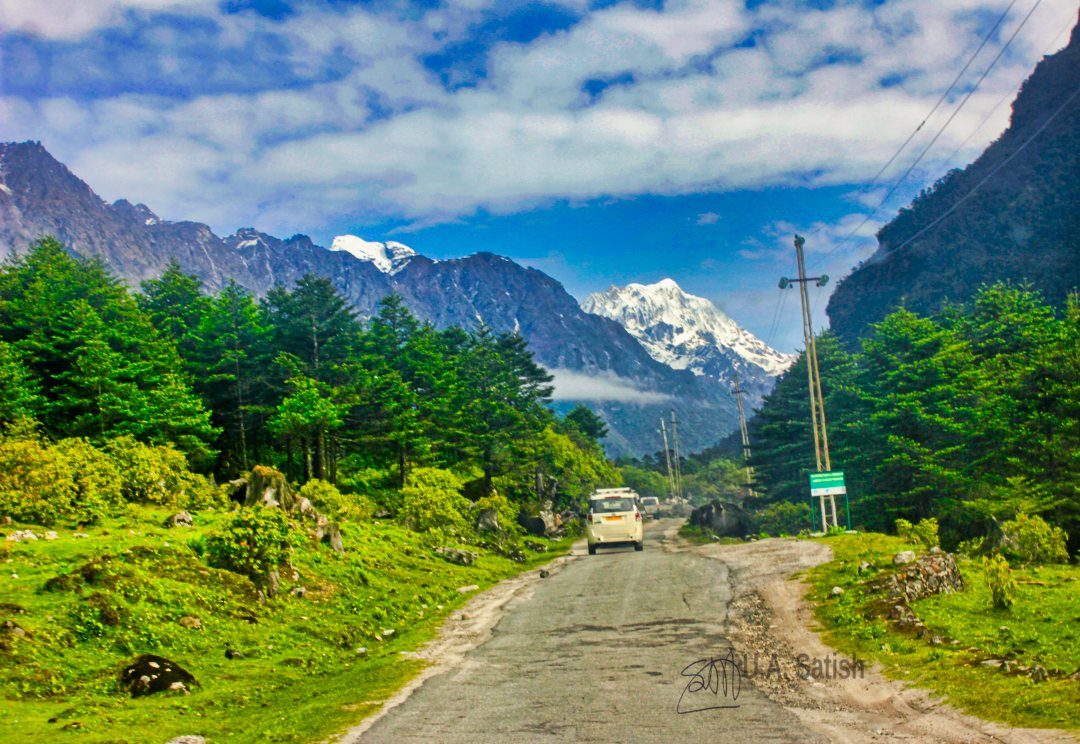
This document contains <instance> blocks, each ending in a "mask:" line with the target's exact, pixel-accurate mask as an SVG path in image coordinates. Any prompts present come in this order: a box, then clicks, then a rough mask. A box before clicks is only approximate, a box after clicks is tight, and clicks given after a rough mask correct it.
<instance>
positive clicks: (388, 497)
mask: <svg viewBox="0 0 1080 744" xmlns="http://www.w3.org/2000/svg"><path fill="white" fill-rule="evenodd" d="M355 460H356V458H355V456H352V457H346V458H344V459H343V460H342V462H341V463H340V464H339V466H338V478H337V482H338V485H339V487H340V488H342V489H344V490H345V491H347V492H349V493H360V494H364V495H365V496H366V497H367V499H368V500H369V501H370V502H371V504H372V506H373V507H374V508H375V510H376V511H378V510H385V511H387V512H389V513H390V514H393V515H395V516H396V515H398V514H399V513H400V512H401V491H399V490H397V488H396V487H395V486H396V483H397V474H396V473H392V472H391V471H389V470H382V469H380V468H369V467H359V466H358V465H356V464H355Z"/></svg>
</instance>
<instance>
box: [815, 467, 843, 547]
mask: <svg viewBox="0 0 1080 744" xmlns="http://www.w3.org/2000/svg"><path fill="white" fill-rule="evenodd" d="M841 494H842V495H843V496H844V497H845V498H846V497H847V487H846V486H845V485H844V471H843V470H832V471H826V472H824V473H810V497H811V498H813V497H814V496H817V497H818V498H819V499H820V503H821V525H822V530H823V531H824V532H828V531H829V526H830V525H829V518H828V515H827V514H826V511H825V497H826V496H828V497H829V502H830V504H831V505H832V526H833V527H839V526H840V520H839V519H837V517H836V497H837V496H839V495H841ZM850 527H851V513H850V511H849V512H848V528H849V529H850Z"/></svg>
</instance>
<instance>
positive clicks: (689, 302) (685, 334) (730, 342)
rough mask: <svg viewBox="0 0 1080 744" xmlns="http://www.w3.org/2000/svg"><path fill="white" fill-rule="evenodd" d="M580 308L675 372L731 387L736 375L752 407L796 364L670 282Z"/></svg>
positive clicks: (598, 297)
mask: <svg viewBox="0 0 1080 744" xmlns="http://www.w3.org/2000/svg"><path fill="white" fill-rule="evenodd" d="M581 307H582V308H583V309H584V310H585V311H586V312H590V313H593V314H595V315H600V316H603V317H605V318H610V319H612V320H614V321H616V322H618V323H619V324H620V325H621V326H622V327H623V328H625V329H626V330H627V331H628V332H629V333H630V335H632V336H633V337H634V338H636V339H637V340H638V341H640V342H641V344H642V346H644V347H645V349H646V350H647V351H648V352H649V354H650V355H651V356H652V357H653V359H656V360H657V361H659V362H662V363H664V364H666V365H667V366H669V367H671V368H673V369H687V370H690V371H691V372H693V373H694V374H695V375H698V376H704V377H709V378H712V379H715V380H717V381H718V382H720V383H721V384H723V385H727V386H731V385H732V384H733V383H734V378H735V375H738V377H739V380H740V384H741V385H742V386H743V388H744V389H746V390H747V391H748V392H749V393H750V395H751V400H752V402H753V403H754V404H757V403H759V402H760V401H761V399H762V397H763V396H764V395H766V394H768V392H769V391H771V390H772V387H773V385H774V384H775V381H776V378H777V377H778V376H779V375H781V374H783V373H784V372H785V371H786V370H787V369H788V367H790V366H791V365H792V364H793V363H794V361H795V357H794V356H793V355H790V354H781V353H780V352H778V351H776V350H775V349H772V348H770V347H769V346H767V345H766V344H765V343H764V342H763V341H761V340H760V339H759V338H757V337H756V336H754V335H753V334H752V333H750V332H749V331H747V330H746V329H745V328H742V327H740V326H739V324H738V323H736V322H735V321H734V320H732V319H731V318H730V317H728V316H727V315H726V314H725V313H723V312H722V311H721V310H720V309H718V308H717V307H716V306H715V305H714V304H713V303H712V302H710V301H709V300H707V299H705V298H704V297H697V296H695V295H692V294H689V293H687V292H685V291H683V289H682V288H681V287H679V285H678V284H677V283H676V282H675V281H674V280H672V279H663V280H661V281H659V282H657V283H655V284H629V285H627V286H625V287H616V286H612V287H610V288H608V289H607V290H605V291H603V292H594V293H593V294H591V295H589V296H588V297H586V298H585V300H584V301H583V302H582V303H581Z"/></svg>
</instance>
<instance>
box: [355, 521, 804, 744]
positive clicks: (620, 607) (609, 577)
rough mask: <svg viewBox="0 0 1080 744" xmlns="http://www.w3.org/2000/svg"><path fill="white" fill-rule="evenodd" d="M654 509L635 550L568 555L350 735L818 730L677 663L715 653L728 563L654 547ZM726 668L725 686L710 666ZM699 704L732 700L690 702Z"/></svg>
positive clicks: (748, 682)
mask: <svg viewBox="0 0 1080 744" xmlns="http://www.w3.org/2000/svg"><path fill="white" fill-rule="evenodd" d="M672 524H673V522H670V521H666V520H661V521H660V522H654V523H651V524H650V525H649V526H648V528H647V530H646V538H645V550H644V551H643V552H640V553H638V552H635V551H634V550H633V549H632V548H626V549H612V548H609V549H607V550H601V551H600V552H599V553H598V554H597V555H595V556H588V555H585V551H584V549H583V548H581V549H579V550H577V551H575V552H577V553H579V554H580V555H579V556H578V557H577V558H576V559H575V560H573V561H571V562H570V563H569V564H567V565H566V566H565V568H563V569H562V570H561V571H559V572H558V573H555V574H553V575H552V576H551V577H550V578H548V579H546V580H544V581H541V582H540V583H539V584H538V585H537V587H536V590H535V592H533V593H532V594H531V595H530V596H526V597H523V598H522V599H520V600H515V601H514V602H512V603H511V604H510V605H509V606H508V607H507V611H506V614H505V616H504V617H503V618H502V619H501V620H500V621H499V623H498V625H497V626H496V627H495V629H494V632H493V634H492V637H491V638H490V640H488V641H487V642H486V643H484V644H483V645H481V646H480V647H478V648H476V649H474V650H473V651H471V652H469V653H468V654H467V655H466V656H465V658H464V661H463V662H462V663H461V664H459V665H457V666H456V667H455V668H453V669H451V670H450V671H448V672H446V673H444V674H441V675H438V676H435V677H433V678H431V679H429V680H428V681H426V682H425V683H424V684H423V686H422V687H421V688H420V689H419V690H417V691H416V692H414V693H413V694H412V696H411V697H410V698H409V699H408V700H407V701H406V702H405V703H404V704H403V705H401V706H398V707H397V708H394V709H392V710H391V711H389V712H388V713H387V714H386V715H385V716H384V717H383V718H382V719H380V720H379V721H378V722H377V723H375V725H374V726H372V727H371V728H370V729H369V730H368V731H366V732H365V733H364V734H363V735H361V737H360V739H359V741H360V742H362V743H363V744H368V743H369V742H370V743H372V744H375V743H377V742H388V743H390V742H393V743H395V744H396V743H398V742H440V743H443V742H445V743H447V744H455V743H457V742H461V743H465V742H468V743H469V744H473V743H474V742H499V744H505V743H506V742H531V741H537V742H546V741H560V742H562V741H565V742H616V741H623V742H664V743H665V744H667V743H668V742H740V744H750V742H762V741H785V742H786V741H799V742H811V741H819V740H820V737H818V736H817V735H816V734H813V733H812V732H810V731H809V730H807V729H805V728H804V727H803V726H801V725H800V723H799V721H798V719H797V718H796V717H795V716H794V715H793V714H792V713H790V712H788V711H787V710H785V709H784V708H783V707H781V706H779V705H777V704H776V703H774V702H772V701H770V700H768V699H767V698H766V697H765V696H764V695H762V694H761V693H759V692H758V691H757V690H756V689H755V688H754V686H753V679H752V676H750V677H748V676H745V675H743V676H741V687H740V688H739V690H738V693H737V697H736V691H735V687H734V684H735V676H736V675H735V673H734V671H733V670H732V669H731V667H727V666H726V665H724V664H716V665H714V666H713V667H712V670H713V676H712V680H713V682H714V683H715V684H714V686H715V687H717V688H718V692H716V693H712V692H710V691H709V690H708V689H703V690H698V691H696V692H695V691H692V690H691V691H689V692H686V693H685V694H684V690H686V689H687V686H688V684H689V685H691V686H693V683H695V682H698V683H700V682H703V681H704V682H707V681H708V680H709V676H708V675H709V667H708V665H701V666H700V671H701V674H702V676H701V677H699V678H694V677H692V676H687V675H690V674H692V673H693V670H691V671H689V672H686V671H684V670H685V668H686V667H687V665H689V664H691V663H692V662H694V661H696V660H704V659H710V658H716V657H723V656H724V655H725V653H726V652H727V650H728V649H729V648H730V644H729V643H728V641H727V640H726V638H725V637H724V621H725V615H726V612H727V606H728V602H729V601H730V599H731V593H730V587H729V583H728V570H727V567H726V566H725V565H724V564H723V563H722V562H721V561H718V560H713V559H708V558H703V557H701V556H699V555H696V554H694V553H691V552H683V553H672V552H667V551H664V550H662V549H661V545H660V542H661V540H662V538H663V531H664V529H665V527H667V528H670V527H671V526H672ZM725 670H726V671H727V675H726V677H727V683H728V688H727V694H726V695H725V694H724V692H723V689H722V684H721V681H720V680H719V679H717V677H718V676H719V674H720V673H721V672H722V671H725ZM680 695H682V702H681V707H682V709H683V710H694V709H698V708H707V707H711V706H737V707H726V708H720V709H711V710H698V711H697V712H690V713H685V714H680V713H678V712H677V706H679V705H680Z"/></svg>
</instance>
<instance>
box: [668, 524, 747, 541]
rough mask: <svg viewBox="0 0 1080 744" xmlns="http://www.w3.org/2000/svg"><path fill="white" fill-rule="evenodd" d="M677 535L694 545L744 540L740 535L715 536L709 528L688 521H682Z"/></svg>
mask: <svg viewBox="0 0 1080 744" xmlns="http://www.w3.org/2000/svg"><path fill="white" fill-rule="evenodd" d="M679 535H680V536H681V537H684V538H685V539H686V540H687V542H690V543H694V544H695V545H712V544H713V543H715V544H717V545H739V544H742V543H744V542H746V541H745V540H743V539H742V538H741V537H717V536H716V535H715V534H714V533H713V532H712V531H711V530H708V529H706V528H704V527H701V526H699V525H696V524H690V523H689V522H684V523H683V526H682V527H680V528H679Z"/></svg>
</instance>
